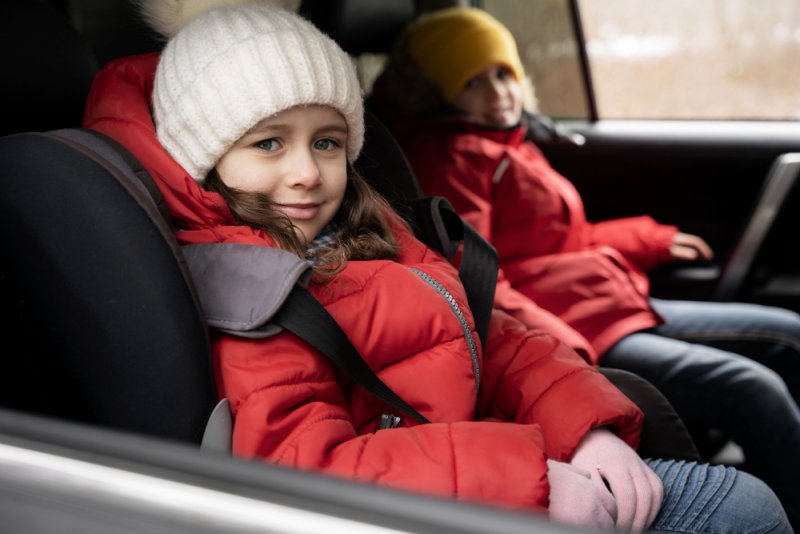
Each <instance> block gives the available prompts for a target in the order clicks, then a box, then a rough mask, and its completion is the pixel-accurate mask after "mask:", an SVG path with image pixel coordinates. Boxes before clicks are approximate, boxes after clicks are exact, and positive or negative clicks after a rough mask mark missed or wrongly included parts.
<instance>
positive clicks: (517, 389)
mask: <svg viewBox="0 0 800 534" xmlns="http://www.w3.org/2000/svg"><path fill="white" fill-rule="evenodd" d="M157 59H158V57H157V55H155V54H151V55H145V56H135V57H131V58H124V59H121V60H117V61H115V62H112V63H110V64H109V65H107V66H106V67H105V68H104V69H103V70H102V71H101V72H100V73H99V75H98V77H97V78H96V80H95V83H94V85H93V87H92V91H91V93H90V96H89V100H88V102H87V110H86V115H85V121H84V124H85V126H87V127H90V128H94V129H97V130H99V131H102V132H104V133H106V134H108V135H110V136H111V137H113V138H115V139H116V140H117V141H119V142H121V143H122V144H123V145H124V146H126V147H128V148H129V150H131V151H132V152H133V153H134V155H136V156H137V157H138V158H139V159H140V160H141V161H142V162H143V164H144V166H145V167H146V168H147V169H148V171H149V172H150V173H151V175H152V176H153V177H154V179H155V180H156V182H157V184H158V186H159V188H160V189H161V191H162V192H163V193H164V197H165V200H166V202H167V204H168V206H169V209H170V211H171V213H172V215H173V217H174V219H175V221H176V222H177V225H178V226H179V227H180V230H179V231H177V232H176V235H177V237H178V239H179V241H180V242H182V243H215V242H220V243H249V244H254V245H260V246H274V243H273V241H272V239H271V238H270V237H269V235H266V234H265V233H264V232H260V231H256V230H253V229H251V228H249V227H245V226H238V225H236V224H234V222H233V220H232V218H231V215H230V213H229V212H228V210H227V208H226V207H225V205H224V204H223V202H222V200H221V199H220V198H219V197H218V196H217V195H216V194H213V193H208V192H206V191H204V190H202V188H201V187H199V186H198V185H197V184H196V183H195V182H194V180H192V179H191V178H190V177H188V176H187V174H186V172H185V171H184V170H183V169H182V168H180V166H178V165H177V164H176V163H175V162H174V161H173V160H172V159H171V158H170V157H169V156H168V155H167V154H166V153H165V152H164V151H163V149H162V148H161V146H160V145H159V143H158V142H157V140H156V138H155V132H154V126H153V123H152V120H151V118H150V112H149V109H148V101H149V94H150V90H151V87H152V79H153V74H154V69H155V66H156V62H157ZM393 228H394V230H395V234H396V236H397V238H398V240H399V242H400V244H401V253H400V257H399V258H398V260H397V261H382V260H376V261H351V262H349V263H348V264H347V266H346V267H345V268H344V269H343V270H342V271H341V272H340V273H339V274H338V275H336V276H335V277H334V278H333V279H332V280H331V281H330V282H329V283H326V284H324V285H311V286H310V289H311V291H312V293H313V294H314V295H315V296H316V297H317V298H318V299H319V300H320V301H321V302H322V303H323V305H324V306H325V307H326V308H327V309H328V311H329V312H330V313H331V314H332V315H333V317H334V318H335V319H336V320H337V321H338V322H339V324H340V325H341V326H342V328H343V329H344V331H345V332H346V333H347V335H348V337H350V339H351V340H352V341H353V344H354V345H355V346H356V348H357V349H358V350H359V352H360V353H361V354H362V355H363V356H364V358H365V360H366V361H367V363H368V364H369V365H370V367H371V368H372V369H373V370H375V371H376V373H377V374H378V375H379V376H380V377H381V378H382V379H383V380H384V381H385V382H386V383H387V385H389V387H391V388H392V389H393V390H394V391H395V392H397V393H398V394H399V395H400V396H401V397H402V398H403V399H404V400H406V401H407V402H409V403H410V404H411V405H412V406H413V407H414V408H416V409H417V410H418V411H419V412H420V413H422V414H423V415H425V416H426V417H428V418H429V419H430V420H431V421H432V423H431V424H426V425H419V424H416V423H415V422H414V421H413V420H408V419H405V418H404V419H403V421H402V424H401V426H400V427H399V428H393V429H379V428H378V421H379V420H380V417H381V415H382V414H383V413H387V412H391V408H390V407H389V406H387V405H385V404H383V403H382V402H381V401H379V400H378V399H376V398H374V397H372V396H371V395H370V394H369V393H367V392H366V391H364V390H363V389H361V387H360V386H357V385H354V384H353V383H351V382H349V381H348V380H347V379H346V378H345V377H344V376H342V375H341V374H340V373H339V372H338V371H337V369H336V368H335V367H334V366H333V365H332V364H331V363H329V362H328V360H326V359H325V358H324V357H323V356H322V355H321V354H319V353H318V352H316V351H315V350H313V349H312V348H310V347H309V346H307V345H306V344H305V343H304V342H303V341H302V340H300V339H298V338H296V337H295V336H294V335H292V334H290V333H287V332H282V333H279V334H277V335H275V336H272V337H269V338H266V339H261V340H254V339H245V338H238V337H234V336H231V335H227V334H221V333H216V334H214V335H213V352H214V358H215V365H216V370H217V377H218V382H219V388H220V395H223V396H226V397H227V398H229V399H230V400H231V404H232V410H233V413H234V416H235V424H234V437H233V444H234V452H235V453H236V454H238V455H242V456H245V457H258V458H262V459H265V460H267V461H270V462H276V463H279V464H282V465H287V466H293V467H297V468H302V469H311V470H317V471H323V472H325V473H328V474H332V475H337V476H343V477H347V478H352V479H356V480H361V481H369V482H375V483H379V484H384V485H388V486H391V487H394V488H399V489H406V490H411V491H419V492H425V493H430V494H435V495H439V496H446V497H454V498H457V499H463V500H470V501H481V502H489V503H495V504H500V505H506V506H515V507H524V508H540V509H541V508H545V507H546V506H547V502H548V501H547V496H548V491H549V488H548V485H547V471H546V464H545V460H546V458H547V457H551V458H556V459H560V460H566V459H568V458H570V457H571V455H572V454H573V452H574V449H575V447H576V446H577V445H578V443H579V442H580V440H581V439H582V438H583V436H584V435H585V434H586V433H587V432H588V431H589V430H590V429H592V428H595V427H599V426H611V427H613V428H614V429H615V431H616V432H617V433H618V434H619V435H620V437H622V438H623V439H624V440H626V441H627V442H628V443H629V444H631V445H632V446H635V445H636V444H637V440H638V433H639V430H640V427H641V419H642V415H641V412H640V411H639V410H638V408H636V406H635V405H633V404H632V403H631V402H630V401H629V400H628V399H627V398H626V397H624V396H623V395H622V394H621V393H619V391H618V390H616V388H614V387H613V386H612V385H611V384H610V383H608V382H607V381H606V380H605V379H604V378H603V377H602V376H601V375H600V374H599V373H597V372H596V371H595V370H594V369H593V368H591V367H590V366H588V365H586V364H585V362H583V361H582V360H581V359H580V357H579V356H578V355H577V354H576V353H575V352H574V351H572V350H571V349H569V348H568V347H566V346H565V345H563V344H562V343H560V342H559V341H557V340H556V339H555V338H553V337H551V336H549V335H547V334H544V333H536V332H532V331H530V330H528V329H526V328H525V327H524V326H523V325H521V323H519V322H518V321H516V320H514V319H513V318H511V317H509V316H508V315H506V314H503V313H501V312H496V313H495V314H494V315H493V317H492V320H491V326H490V334H489V339H488V343H487V348H486V355H481V354H479V360H478V364H479V367H480V381H481V386H480V390H479V391H478V390H476V376H475V372H474V370H473V358H472V356H471V354H470V351H469V350H468V349H467V342H466V338H465V334H464V331H463V330H462V327H461V324H460V323H459V321H458V320H457V319H456V317H455V315H454V313H453V311H452V310H451V308H450V306H449V305H448V304H447V303H446V302H445V300H444V299H443V298H442V297H441V295H439V294H438V293H437V292H436V291H434V290H433V289H432V288H431V287H430V286H429V285H427V284H426V283H425V282H424V281H422V279H421V278H420V277H419V276H417V275H416V274H415V273H413V272H412V271H411V270H410V267H413V268H416V269H420V270H422V271H424V272H425V273H428V274H429V275H430V276H432V277H433V278H435V279H436V280H437V281H438V282H440V283H441V284H443V285H444V287H446V288H447V290H448V291H449V292H450V293H451V294H452V295H453V296H454V297H455V301H456V303H457V304H458V306H460V307H461V309H462V310H463V311H464V312H465V315H466V317H467V320H468V322H469V326H470V329H471V330H470V336H471V337H472V338H473V339H474V340H475V341H476V342H477V341H478V338H477V335H476V333H475V331H474V325H473V323H472V316H471V314H470V313H469V310H468V308H467V304H466V296H465V293H464V290H463V287H462V286H461V285H460V282H459V280H458V275H457V272H456V271H455V269H454V268H453V267H452V266H451V265H450V264H449V263H448V262H447V261H446V260H444V258H442V257H441V256H440V255H439V254H437V253H435V252H433V251H431V250H430V249H428V248H427V247H425V246H424V245H422V244H421V243H420V242H419V241H417V240H416V239H415V238H414V237H413V235H412V234H411V233H410V231H409V230H408V229H407V228H406V227H405V226H404V225H403V224H401V223H399V222H397V221H396V220H395V221H394V222H393ZM122 237H123V238H124V236H122ZM479 350H480V349H479ZM396 415H402V414H396Z"/></svg>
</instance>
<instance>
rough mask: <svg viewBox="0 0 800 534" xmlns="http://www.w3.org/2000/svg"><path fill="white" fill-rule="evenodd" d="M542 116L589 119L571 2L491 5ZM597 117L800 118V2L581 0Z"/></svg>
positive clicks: (487, 3) (495, 1) (497, 0)
mask: <svg viewBox="0 0 800 534" xmlns="http://www.w3.org/2000/svg"><path fill="white" fill-rule="evenodd" d="M483 5H484V7H485V8H486V9H487V10H488V11H490V12H491V13H493V14H494V15H495V16H497V17H498V18H499V19H500V20H502V21H503V22H504V23H505V24H506V25H508V26H509V27H510V28H511V29H512V31H513V33H514V34H515V36H516V38H517V41H518V43H519V45H520V55H521V56H522V58H523V61H524V62H525V64H526V68H527V69H528V71H529V73H530V74H531V75H532V78H533V81H534V84H535V86H536V94H537V97H538V100H539V108H540V110H541V111H542V112H544V113H546V114H549V115H552V116H555V117H564V118H570V117H582V116H584V117H585V116H586V115H587V112H586V104H585V102H586V97H585V94H586V91H585V88H584V84H583V83H582V82H581V79H582V78H581V74H580V72H581V70H580V68H579V65H580V55H579V53H578V49H577V46H576V40H575V38H574V36H573V32H572V31H571V26H570V23H569V2H568V0H545V1H541V2H536V3H533V2H527V1H525V0H513V1H509V0H484V2H483ZM577 5H578V7H579V9H580V18H581V23H582V32H583V35H584V38H585V41H586V53H587V56H588V63H589V70H590V72H591V76H592V80H591V81H592V86H593V90H594V98H595V101H594V102H593V104H594V105H595V106H596V112H597V116H598V118H601V119H689V120H691V119H704V120H709V119H711V120H726V119H727V120H750V119H754V120H796V119H798V118H800V2H797V0H766V1H763V2H752V1H750V0H668V1H667V0H658V1H653V0H604V1H603V2H597V1H594V0H577Z"/></svg>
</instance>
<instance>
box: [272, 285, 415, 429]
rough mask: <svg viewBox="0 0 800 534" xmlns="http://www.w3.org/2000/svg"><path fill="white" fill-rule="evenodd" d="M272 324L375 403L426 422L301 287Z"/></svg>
mask: <svg viewBox="0 0 800 534" xmlns="http://www.w3.org/2000/svg"><path fill="white" fill-rule="evenodd" d="M273 322H274V323H276V324H278V325H280V326H282V327H283V328H285V329H286V330H288V331H290V332H292V333H293V334H295V335H296V336H298V337H300V338H301V339H303V340H305V341H306V342H307V343H308V344H309V345H311V346H312V347H314V348H316V349H317V350H319V351H320V352H321V353H322V354H324V355H325V356H326V357H327V358H328V359H329V360H331V361H332V362H334V363H335V364H336V365H337V366H338V367H339V368H340V369H342V370H343V371H344V372H345V374H347V376H349V377H350V378H351V379H353V380H354V381H355V382H356V383H358V384H360V385H361V386H363V387H364V388H365V389H366V390H367V391H369V392H370V393H372V394H373V395H375V396H376V397H378V398H379V399H381V400H383V401H384V402H386V403H387V404H389V405H391V406H393V407H394V408H396V409H398V410H400V411H402V412H403V413H405V414H406V415H408V416H410V417H413V418H414V419H416V420H417V421H419V422H420V423H429V422H430V421H428V419H427V418H425V417H424V416H423V415H421V414H420V413H419V412H417V411H416V410H415V409H414V408H412V407H411V406H410V405H409V404H408V403H406V401H404V400H403V399H401V398H400V397H399V396H398V395H397V394H396V393H395V392H394V391H392V390H391V389H390V388H389V386H387V385H386V384H385V383H384V382H383V381H382V380H381V379H380V378H378V376H377V375H376V374H375V373H374V372H372V370H371V369H370V368H369V366H368V365H367V364H366V362H365V361H364V359H363V358H362V357H361V355H360V354H359V353H358V351H357V350H356V348H355V347H354V346H353V344H352V343H351V342H350V339H349V338H348V337H347V335H345V333H344V332H343V331H342V329H341V327H340V326H339V324H338V323H337V322H336V320H335V319H334V318H333V317H331V315H330V314H329V313H328V311H327V310H326V309H325V307H324V306H322V304H320V302H319V301H318V300H317V299H316V298H314V296H313V295H312V294H311V293H309V292H308V290H306V289H305V288H304V287H302V286H300V285H297V284H295V286H294V288H293V289H292V291H291V293H289V295H288V297H287V298H286V300H285V301H284V303H283V305H282V306H281V309H280V310H279V311H278V313H277V314H276V315H275V317H274V318H273Z"/></svg>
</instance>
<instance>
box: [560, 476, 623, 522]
mask: <svg viewBox="0 0 800 534" xmlns="http://www.w3.org/2000/svg"><path fill="white" fill-rule="evenodd" d="M547 480H548V481H549V482H550V506H549V512H550V519H552V520H553V521H558V522H561V523H569V524H572V525H581V526H584V527H592V528H601V529H604V530H612V529H613V528H614V520H615V519H616V517H617V504H616V502H614V496H613V495H611V493H610V492H609V491H608V488H606V486H605V484H604V483H603V481H602V480H601V479H600V477H599V475H594V476H592V474H591V473H589V472H588V471H584V470H583V469H578V468H577V467H575V466H573V465H570V464H565V463H563V462H557V461H555V460H547Z"/></svg>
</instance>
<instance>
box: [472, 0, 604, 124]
mask: <svg viewBox="0 0 800 534" xmlns="http://www.w3.org/2000/svg"><path fill="white" fill-rule="evenodd" d="M595 1H596V0H595ZM598 3H600V4H603V3H604V2H598ZM482 7H483V8H484V9H486V11H488V12H489V13H491V14H492V15H494V16H495V17H497V19H498V20H500V21H501V22H502V23H503V24H505V25H506V26H507V27H508V29H509V30H511V33H513V34H514V37H515V38H516V40H517V46H518V47H519V53H520V58H521V59H522V63H523V65H524V66H525V69H526V71H527V74H528V76H529V77H530V78H531V82H532V83H533V88H534V92H535V97H536V102H537V107H538V110H539V111H541V112H542V113H544V114H546V115H549V116H551V117H557V118H573V119H585V118H587V117H588V115H589V113H588V111H587V110H588V106H587V104H586V91H585V88H584V84H583V82H582V81H581V80H582V77H581V70H580V67H579V64H580V58H579V55H578V47H577V45H576V40H575V36H574V32H573V31H572V24H571V22H570V14H569V6H568V1H567V0H537V1H536V2H531V1H530V0H483V2H482Z"/></svg>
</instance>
